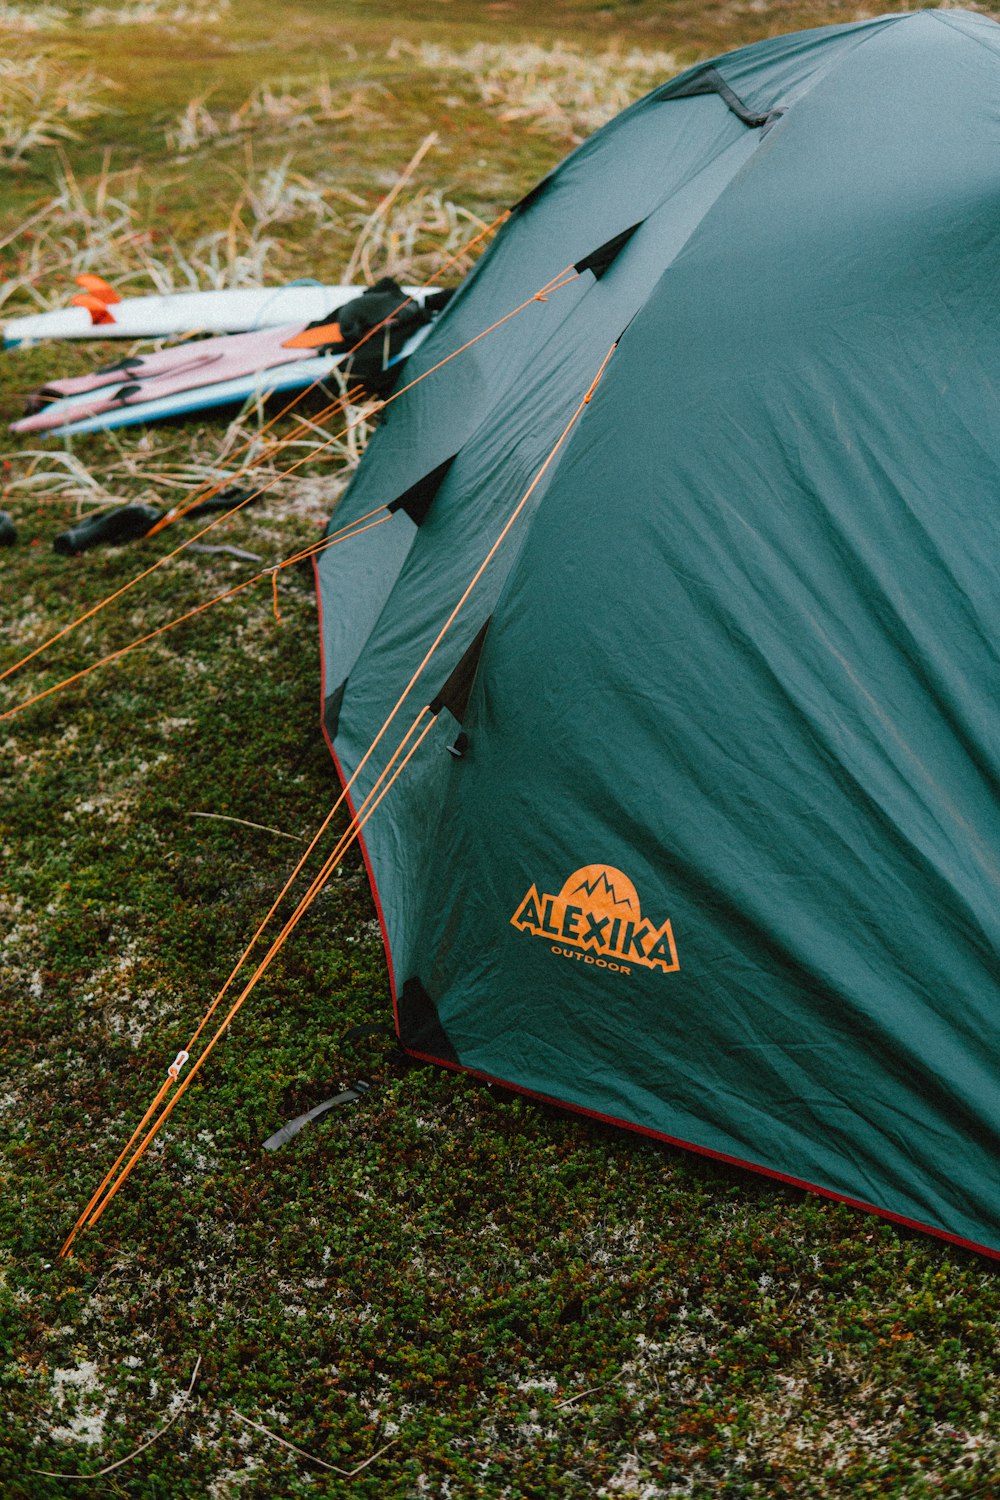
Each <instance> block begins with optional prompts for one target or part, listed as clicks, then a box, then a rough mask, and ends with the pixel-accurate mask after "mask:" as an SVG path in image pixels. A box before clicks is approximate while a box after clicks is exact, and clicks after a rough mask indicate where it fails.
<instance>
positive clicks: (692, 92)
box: [656, 68, 771, 130]
mask: <svg viewBox="0 0 1000 1500" xmlns="http://www.w3.org/2000/svg"><path fill="white" fill-rule="evenodd" d="M699 94H718V96H719V98H720V99H721V100H722V102H723V103H724V104H725V106H726V108H727V109H730V110H732V112H733V114H734V115H735V116H736V118H737V119H738V120H742V121H743V123H744V125H747V126H749V127H750V129H751V130H759V129H760V127H761V126H762V125H766V124H767V122H768V120H769V119H770V118H771V116H770V114H766V115H757V114H754V113H753V111H752V110H750V109H748V108H747V106H746V105H745V104H744V103H743V100H742V99H741V98H740V97H739V95H738V94H735V93H734V92H733V90H732V89H731V88H730V87H729V84H728V83H727V82H726V80H725V79H724V78H723V76H722V74H721V73H720V72H719V70H718V68H702V69H700V70H699V71H698V72H696V73H694V74H693V75H691V76H690V77H689V78H688V79H687V81H686V82H685V83H678V84H676V85H675V84H672V83H668V84H666V85H665V86H664V87H663V88H662V89H660V90H659V92H658V93H657V94H656V98H657V99H658V100H664V99H693V98H695V97H696V96H697V95H699Z"/></svg>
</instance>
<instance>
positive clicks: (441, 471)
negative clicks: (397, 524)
mask: <svg viewBox="0 0 1000 1500" xmlns="http://www.w3.org/2000/svg"><path fill="white" fill-rule="evenodd" d="M457 457H458V455H457V454H456V453H453V454H452V455H451V457H450V458H446V459H445V461H444V463H443V464H438V466H437V468H436V469H432V470H431V471H430V473H429V474H425V475H424V477H423V479H418V480H417V482H416V484H411V485H410V488H409V489H408V490H405V491H404V492H403V494H402V495H400V496H399V497H398V498H397V499H396V500H393V501H391V502H390V504H389V505H387V506H386V510H388V511H397V510H405V511H406V514H407V515H408V516H409V518H410V520H411V521H412V522H413V524H414V526H420V525H421V524H422V523H423V521H424V518H425V517H426V515H427V512H428V511H429V510H430V508H431V501H432V500H433V499H434V496H435V495H436V494H437V492H438V490H439V489H440V488H441V486H442V484H443V483H444V480H445V476H446V474H447V473H448V470H449V469H450V468H451V466H452V464H453V463H454V462H455V459H456V458H457Z"/></svg>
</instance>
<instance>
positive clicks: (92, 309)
mask: <svg viewBox="0 0 1000 1500" xmlns="http://www.w3.org/2000/svg"><path fill="white" fill-rule="evenodd" d="M73 306H74V307H85V308H86V309H87V311H88V312H89V313H90V321H91V322H92V323H113V322H114V321H115V320H114V318H113V317H112V316H111V314H110V313H109V312H108V309H107V304H106V303H104V302H102V301H101V299H100V297H92V296H90V295H89V294H88V293H87V292H81V293H80V294H79V296H77V297H74V298H73Z"/></svg>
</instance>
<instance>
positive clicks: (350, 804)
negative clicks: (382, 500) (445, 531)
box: [311, 554, 399, 1033]
mask: <svg viewBox="0 0 1000 1500" xmlns="http://www.w3.org/2000/svg"><path fill="white" fill-rule="evenodd" d="M311 562H312V568H313V582H314V584H315V586H316V620H317V623H318V625H319V727H320V729H322V731H323V738H324V739H325V740H326V747H327V749H328V750H329V752H330V756H331V758H332V760H333V767H334V770H335V771H336V773H337V779H338V780H339V782H340V785H341V787H342V788H346V786H347V777H346V776H345V775H344V768H343V766H342V765H341V764H340V759H339V757H338V755H337V752H336V750H335V749H334V748H333V741H332V740H331V738H330V736H329V734H328V732H327V728H326V721H325V714H324V708H325V702H326V694H325V691H324V689H325V686H326V652H325V650H324V648H323V597H322V595H321V593H320V586H319V564H318V563H317V561H316V557H315V554H314V555H313V557H312V559H311ZM345 800H346V802H347V810H348V812H349V813H350V815H351V821H352V822H353V821H354V819H355V818H356V817H357V814H356V812H355V810H354V801H353V799H352V797H351V794H350V792H347V793H346V798H345ZM354 837H355V842H356V843H357V845H358V848H359V849H360V850H361V858H362V859H363V860H364V862H365V872H366V874H367V876H368V884H369V885H370V886H371V892H372V899H373V900H374V902H375V914H376V916H377V917H378V925H379V927H380V928H381V929H382V947H383V948H384V949H385V963H386V968H387V969H388V971H389V994H390V996H391V997H392V1016H393V1023H394V1025H395V1027H396V1031H397V1033H398V1031H399V1008H398V1006H397V1003H396V974H395V970H394V969H393V966H392V952H391V950H390V948H389V932H388V929H387V927H386V925H385V913H384V911H383V910H382V898H381V896H380V895H379V893H378V886H377V885H376V883H375V871H374V870H373V869H372V862H371V859H370V858H369V855H368V846H367V844H366V843H365V838H364V834H363V833H362V832H360V830H359V831H358V833H356V834H355V836H354Z"/></svg>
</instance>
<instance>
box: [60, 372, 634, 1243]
mask: <svg viewBox="0 0 1000 1500" xmlns="http://www.w3.org/2000/svg"><path fill="white" fill-rule="evenodd" d="M615 347H616V345H615V344H612V346H611V348H610V349H609V350H608V352H607V354H606V355H605V356H604V359H603V360H602V362H601V364H600V366H599V368H598V371H597V374H596V375H595V376H594V378H593V380H592V381H591V383H590V385H589V387H588V388H587V391H586V392H585V394H584V396H583V398H582V399H581V401H580V402H579V404H578V405H577V407H576V408H575V410H574V412H573V414H572V415H571V417H570V419H569V421H568V422H567V423H566V426H565V427H564V428H563V430H562V432H561V433H560V434H559V436H558V438H557V439H556V441H555V443H554V445H553V447H552V449H551V450H550V452H549V454H548V456H547V457H546V459H545V461H544V463H543V464H542V466H541V467H540V469H539V470H538V472H537V474H536V475H535V477H534V479H533V480H532V481H531V484H530V485H529V486H528V488H527V490H526V491H525V492H524V494H523V496H522V497H521V499H520V501H519V502H518V504H517V506H516V507H515V509H514V511H513V512H512V514H511V515H510V517H509V518H508V520H507V522H506V524H505V525H504V527H503V529H502V531H501V532H500V534H499V536H498V537H497V539H496V541H495V542H494V543H493V545H492V546H491V548H490V550H489V552H488V553H487V554H486V557H485V558H484V559H483V561H482V563H481V564H480V565H479V567H478V568H477V570H476V572H475V573H474V574H473V576H472V579H471V580H470V582H469V584H468V585H467V586H466V588H465V590H464V592H463V593H462V595H461V597H460V599H459V601H458V603H457V604H456V605H455V607H454V609H453V610H452V612H451V614H450V615H449V616H448V618H447V620H446V621H445V623H444V625H443V626H442V627H441V629H440V631H439V632H438V634H437V636H436V637H435V639H434V641H433V643H432V644H431V646H430V648H429V649H428V651H427V652H426V654H425V656H424V658H423V660H422V661H421V663H420V665H419V666H418V667H417V669H416V671H415V672H414V673H413V676H412V677H411V678H410V681H409V682H408V683H407V685H406V687H405V688H404V689H403V692H402V694H401V695H400V697H399V698H398V699H397V701H396V703H395V705H394V707H393V708H392V710H391V711H390V713H389V716H388V718H387V719H386V720H385V722H384V723H383V725H382V727H381V729H380V730H379V732H378V734H377V735H376V736H375V739H374V740H373V741H372V743H371V745H370V746H369V748H368V750H367V751H366V752H365V755H364V757H363V758H362V760H361V761H359V763H358V765H357V767H356V768H355V771H354V774H353V775H352V776H351V778H350V780H349V781H348V782H347V783H346V784H345V786H344V789H343V791H342V793H341V795H340V797H339V798H338V800H337V803H336V804H335V806H334V808H333V809H331V812H330V813H329V814H328V815H327V818H326V820H325V821H324V823H323V825H322V826H321V828H320V830H319V831H318V832H317V834H316V835H315V837H314V839H313V841H312V843H311V844H310V845H309V848H308V849H307V850H306V853H305V854H304V855H303V856H302V859H301V860H300V861H299V864H298V865H297V866H296V869H295V871H294V872H293V874H292V875H291V876H290V877H289V880H288V882H286V885H285V887H284V890H283V891H282V893H281V895H280V896H279V897H278V898H277V900H276V901H275V903H274V905H273V906H272V908H271V911H270V912H269V913H268V916H267V917H265V919H264V922H262V923H261V925H260V927H259V928H258V930H257V933H256V934H255V936H254V938H252V939H251V941H250V943H249V944H248V946H247V949H246V950H245V953H244V955H243V957H242V958H241V959H240V961H239V963H238V964H237V966H236V968H235V969H234V970H233V973H232V975H230V978H229V980H227V981H226V985H225V986H224V987H223V989H222V990H221V991H220V992H219V994H218V995H217V997H216V999H215V1000H214V1001H213V1003H212V1005H211V1006H210V1007H209V1011H208V1013H207V1014H206V1016H205V1018H204V1019H203V1021H202V1023H201V1025H200V1026H199V1028H198V1030H197V1031H196V1033H195V1038H197V1036H198V1035H199V1034H200V1032H201V1031H202V1030H203V1028H204V1026H205V1025H206V1024H207V1021H208V1019H209V1017H210V1016H211V1014H212V1012H213V1011H214V1010H215V1008H216V1007H217V1005H218V1004H219V1002H220V1001H221V999H222V996H223V995H224V994H225V992H226V989H227V988H228V986H229V984H230V983H231V982H232V979H233V978H234V977H235V975H236V973H238V971H239V968H240V967H241V966H242V963H243V961H244V959H245V958H246V956H247V954H249V952H250V950H251V949H252V947H253V945H254V943H255V942H256V940H257V937H258V936H259V935H260V933H261V932H262V931H263V928H264V926H265V925H266V924H267V922H268V921H269V920H270V917H271V915H272V914H273V912H274V911H275V909H276V908H277V905H278V902H279V901H280V900H281V896H283V895H284V893H285V891H287V890H288V888H289V886H290V885H291V882H292V880H294V878H295V876H296V874H297V873H298V871H299V870H301V868H302V866H303V865H304V863H305V861H306V859H307V858H308V856H309V854H310V853H311V851H312V850H313V849H314V848H315V846H316V843H317V841H318V839H319V838H320V836H321V834H322V832H323V831H324V829H325V828H326V827H327V826H328V824H329V822H330V819H331V818H332V817H333V814H334V812H335V811H336V809H337V807H339V806H340V805H341V804H342V802H343V800H344V798H345V797H346V796H347V794H348V792H349V790H350V788H351V786H353V784H354V782H355V781H356V780H357V777H358V775H359V774H360V772H361V770H362V768H363V767H364V765H365V764H366V763H367V761H368V760H369V759H370V757H371V755H372V754H373V752H374V750H375V748H376V746H377V745H378V743H379V741H380V740H381V739H382V737H383V736H384V734H385V733H386V731H387V729H388V727H389V725H390V724H391V723H392V720H393V719H394V718H395V716H396V714H397V713H398V711H399V709H400V707H401V706H402V704H403V702H404V701H405V700H406V698H407V696H408V695H409V693H410V691H411V690H412V688H413V686H414V684H415V683H416V681H417V680H418V678H419V677H420V675H421V673H422V672H423V670H424V668H425V667H426V665H427V663H428V662H429V661H430V660H431V658H432V657H433V655H434V653H435V651H436V650H437V649H438V647H439V645H440V643H441V641H442V640H443V639H444V636H445V634H446V633H447V631H448V630H449V629H450V627H451V625H452V624H453V622H454V620H455V618H456V617H457V615H458V613H459V611H460V610H461V609H462V607H463V605H464V604H465V602H466V600H467V599H468V597H469V595H470V594H471V593H472V590H473V589H474V588H475V586H476V584H477V583H478V581H479V579H480V578H481V577H482V575H483V573H484V572H485V570H486V568H487V567H488V566H489V564H490V562H491V561H492V559H493V557H494V556H495V555H496V552H497V550H498V549H499V547H500V546H501V545H502V543H503V541H504V539H505V538H506V537H507V535H508V534H509V532H510V529H511V527H512V526H513V524H514V522H515V521H516V519H517V517H518V516H519V515H520V513H521V511H522V510H523V509H524V506H525V505H526V504H527V502H528V499H529V498H530V496H531V494H532V493H533V492H534V490H535V489H536V487H537V486H538V484H539V482H540V481H541V479H542V476H543V475H544V474H545V472H546V470H547V469H548V467H549V465H550V464H551V463H552V461H553V459H554V458H555V456H556V454H557V453H558V451H559V449H560V448H561V447H562V445H563V443H564V442H565V440H566V438H567V437H568V435H569V433H570V431H571V430H572V428H573V426H574V425H575V423H576V421H577V420H578V418H579V416H580V414H581V413H582V411H583V409H584V407H585V406H587V405H588V404H589V402H590V401H591V399H592V397H593V395H594V392H595V391H596V389H597V386H598V384H599V383H600V381H601V378H602V376H603V374H604V371H605V369H606V368H607V365H608V363H609V361H610V359H611V356H612V355H613V353H614V351H615ZM427 711H428V710H427V709H426V708H423V709H421V711H420V713H419V714H418V715H417V717H416V719H415V720H414V721H413V724H412V725H411V726H410V729H409V730H408V731H407V733H406V735H404V737H403V740H402V741H401V742H400V745H399V746H398V747H397V749H396V751H395V752H394V754H393V756H392V757H391V758H390V760H389V762H388V763H387V765H386V767H385V769H384V770H383V772H382V775H381V776H380V777H379V779H378V781H376V783H375V785H374V786H373V787H372V790H371V791H370V792H369V794H368V796H367V797H366V798H365V801H364V802H363V803H362V805H361V808H360V809H359V811H358V813H357V814H356V815H355V817H354V819H353V820H352V824H350V825H349V826H348V829H347V831H346V832H345V834H344V835H343V836H342V837H341V839H340V840H339V841H338V843H337V846H336V847H335V849H334V851H333V853H332V854H331V855H330V856H329V857H328V859H327V860H326V862H325V863H324V865H323V867H322V869H321V870H320V872H319V875H317V876H316V877H315V879H314V880H313V882H312V884H311V886H310V887H309V890H308V891H307V892H306V894H305V896H303V897H302V898H301V900H300V902H299V904H298V906H297V907H296V909H295V911H294V912H293V914H292V916H291V917H290V918H289V919H288V921H287V922H286V923H285V926H284V927H283V928H282V930H281V932H280V933H279V934H278V937H277V938H276V939H275V940H274V942H273V943H272V944H271V947H270V948H269V950H268V952H267V954H266V955H265V956H264V958H263V959H262V961H261V963H260V964H259V965H258V967H257V969H256V970H255V972H254V974H253V975H252V976H251V978H250V980H249V981H248V983H247V985H246V986H245V987H244V989H243V991H242V992H241V993H240V995H239V996H238V997H237V999H236V1001H235V1002H234V1004H233V1005H232V1006H231V1007H230V1010H229V1012H228V1013H227V1015H226V1017H225V1019H224V1020H223V1022H222V1023H221V1025H220V1026H219V1028H218V1030H217V1031H216V1032H215V1034H214V1035H213V1037H212V1038H211V1040H210V1041H209V1043H208V1044H207V1046H206V1047H205V1048H204V1049H203V1051H202V1052H201V1054H200V1055H199V1057H198V1059H197V1061H196V1062H195V1063H194V1065H193V1067H192V1069H191V1071H190V1073H189V1074H188V1075H187V1077H186V1078H185V1079H184V1082H183V1083H181V1084H180V1085H179V1087H178V1089H177V1092H176V1093H175V1094H174V1096H173V1098H172V1099H171V1100H169V1101H168V1103H167V1104H166V1105H165V1106H164V1108H163V1109H162V1110H161V1112H160V1115H159V1116H158V1118H157V1119H156V1120H155V1121H154V1123H153V1125H151V1126H150V1128H149V1130H148V1131H147V1133H146V1136H145V1137H144V1139H143V1140H142V1142H141V1143H140V1144H139V1146H137V1147H136V1150H135V1151H134V1153H133V1155H132V1157H131V1158H130V1160H129V1161H128V1162H127V1163H126V1165H125V1167H124V1168H123V1169H122V1171H121V1173H120V1175H119V1176H118V1177H117V1178H116V1179H115V1180H114V1181H113V1182H112V1181H111V1179H112V1178H113V1177H114V1173H115V1171H116V1170H117V1167H118V1165H119V1164H120V1163H121V1161H122V1159H123V1157H124V1156H125V1154H126V1153H127V1151H128V1150H129V1148H130V1146H131V1145H132V1143H133V1142H134V1141H135V1139H136V1137H137V1136H138V1134H139V1132H140V1131H141V1130H142V1127H143V1125H144V1124H145V1123H146V1121H148V1120H149V1118H150V1116H151V1115H152V1114H153V1112H154V1111H155V1109H156V1107H157V1105H158V1103H159V1102H160V1101H161V1100H162V1099H163V1097H164V1095H165V1093H166V1092H167V1091H168V1090H169V1088H170V1085H171V1083H172V1082H175V1081H176V1079H177V1075H178V1073H179V1065H182V1063H181V1059H182V1057H183V1060H184V1061H186V1060H187V1057H186V1055H185V1054H182V1053H178V1058H177V1061H176V1062H175V1063H174V1064H173V1065H172V1068H171V1069H170V1070H168V1079H167V1080H166V1081H165V1083H164V1084H162V1085H161V1087H160V1090H159V1092H158V1094H157V1096H156V1098H155V1099H154V1101H153V1103H152V1104H151V1105H150V1106H149V1108H148V1109H147V1111H146V1113H145V1115H144V1116H143V1119H142V1121H141V1122H140V1124H139V1125H138V1126H137V1127H136V1129H135V1131H134V1132H133V1134H132V1136H131V1138H130V1140H129V1142H128V1144H127V1145H126V1146H125V1148H124V1150H123V1151H122V1153H121V1154H120V1156H119V1157H118V1161H117V1162H116V1163H115V1166H114V1167H112V1169H111V1171H110V1172H109V1173H108V1174H107V1176H106V1177H105V1179H104V1182H103V1183H102V1184H101V1186H100V1187H99V1188H98V1190H97V1192H96V1193H95V1194H94V1196H93V1198H92V1199H91V1203H90V1204H89V1205H88V1207H87V1209H85V1210H84V1212H83V1214H82V1215H81V1216H80V1219H79V1220H78V1221H77V1224H76V1226H75V1227H74V1229H73V1230H72V1232H71V1234H70V1235H69V1237H68V1239H67V1241H66V1243H65V1245H64V1246H63V1248H62V1250H61V1251H60V1256H64V1255H66V1254H67V1253H68V1251H69V1249H70V1247H71V1245H72V1243H73V1241H74V1239H75V1238H76V1235H77V1234H78V1233H79V1232H80V1230H81V1229H83V1228H86V1227H88V1226H92V1225H94V1224H96V1222H97V1220H98V1219H99V1218H100V1216H101V1214H102V1213H103V1212H104V1210H105V1208H106V1207H107V1206H108V1204H109V1203H110V1202H111V1199H112V1198H113V1197H114V1196H115V1194H116V1193H117V1192H118V1190H119V1188H120V1187H122V1186H123V1184H124V1182H125V1180H126V1178H127V1177H128V1176H129V1174H130V1173H131V1172H132V1170H133V1168H134V1167H135V1166H136V1165H137V1163H138V1161H139V1159H140V1158H141V1156H142V1155H143V1154H144V1152H145V1151H146V1149H147V1147H148V1146H149V1144H150V1143H151V1142H152V1140H153V1138H154V1136H155V1135H156V1134H157V1132H158V1131H159V1130H160V1129H161V1127H162V1126H163V1124H165V1122H166V1120H167V1119H168V1117H169V1116H170V1114H171V1113H172V1112H173V1109H174V1107H175V1105H176V1104H177V1103H178V1102H179V1100H180V1098H181V1096H182V1094H183V1093H184V1091H185V1090H186V1089H187V1087H188V1086H189V1085H190V1084H191V1082H192V1081H193V1080H194V1077H195V1076H196V1074H197V1073H198V1071H199V1070H200V1068H201V1066H202V1064H203V1063H204V1062H205V1060H206V1059H207V1057H208V1055H209V1053H210V1052H211V1051H212V1050H213V1048H214V1047H215V1045H216V1043H217V1042H218V1041H219V1039H220V1038H221V1036H222V1035H223V1034H224V1032H225V1031H226V1029H227V1028H228V1026H229V1024H230V1022H231V1021H232V1020H233V1018H234V1017H235V1015H236V1014H237V1012H238V1011H239V1009H240V1007H241V1006H242V1005H243V1003H244V1001H245V1000H246V998H247V997H248V995H249V994H250V993H251V991H252V990H253V988H254V986H255V985H256V983H257V981H258V979H260V978H261V977H262V975H263V974H264V973H265V972H266V970H267V969H268V968H269V967H270V964H271V963H272V962H273V959H274V958H275V957H276V955H277V953H278V952H279V951H280V948H281V947H282V946H283V945H284V943H285V942H286V941H287V938H288V936H289V935H290V934H291V932H292V931H293V930H294V928H295V926H296V925H297V924H298V922H299V921H300V920H301V917H302V916H303V915H304V913H305V911H306V910H307V909H308V907H309V906H310V905H311V904H312V901H313V900H314V899H315V897H316V895H318V893H319V891H320V890H321V889H322V888H323V886H324V885H325V884H326V881H327V880H328V879H329V877H330V874H331V873H332V871H333V869H334V867H335V866H336V864H337V862H338V861H339V860H340V859H341V858H342V857H343V854H344V853H346V851H347V849H348V848H349V847H350V846H351V844H353V842H354V841H355V840H356V839H357V837H358V836H359V834H360V832H361V829H362V828H363V827H364V825H365V823H366V822H367V821H368V819H369V818H370V817H371V815H372V813H374V811H375V809H376V807H377V806H378V805H379V803H380V802H381V801H382V798H383V797H384V796H385V795H386V793H387V792H388V791H389V789H390V787H391V786H392V785H393V784H394V783H395V781H396V779H397V778H398V776H399V775H400V773H401V772H402V770H403V769H404V767H405V766H406V765H407V764H408V762H409V761H410V759H411V758H412V756H413V755H414V754H415V753H416V751H417V749H418V748H419V746H420V744H421V743H422V742H423V740H424V738H425V737H426V735H427V734H428V733H429V732H430V729H431V727H432V725H433V724H434V722H435V719H436V716H432V717H431V719H430V720H429V721H428V723H427V724H426V725H425V727H424V729H423V730H422V732H421V734H420V735H419V737H418V738H417V740H416V741H415V742H414V744H413V745H412V746H411V747H410V749H409V751H408V752H407V754H406V756H405V757H404V759H403V760H402V761H401V762H400V764H399V765H398V766H397V767H396V769H395V771H394V772H393V774H392V776H391V777H390V779H389V781H388V782H387V783H386V785H385V786H384V787H382V789H381V791H379V790H378V789H379V787H380V785H381V783H382V782H383V781H384V779H385V777H386V775H387V773H388V771H389V769H390V767H391V766H392V764H393V761H394V760H395V759H396V757H397V756H398V755H399V753H400V751H401V750H402V748H403V746H404V745H405V744H406V742H407V740H408V739H409V738H410V736H411V735H412V734H413V732H414V730H415V728H416V726H417V724H418V723H419V722H420V719H421V718H422V717H423V715H424V713H426V712H427ZM376 792H378V795H377V796H376V795H375V794H376ZM372 799H374V800H372ZM174 1069H177V1072H174ZM171 1074H172V1075H173V1076H171ZM109 1184H110V1185H109ZM102 1194H103V1197H102ZM95 1205H96V1206H95Z"/></svg>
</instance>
